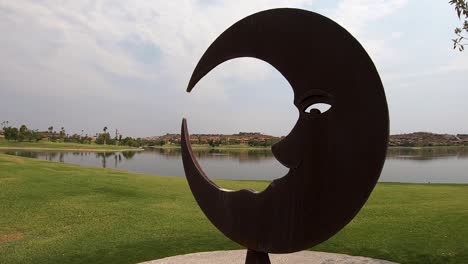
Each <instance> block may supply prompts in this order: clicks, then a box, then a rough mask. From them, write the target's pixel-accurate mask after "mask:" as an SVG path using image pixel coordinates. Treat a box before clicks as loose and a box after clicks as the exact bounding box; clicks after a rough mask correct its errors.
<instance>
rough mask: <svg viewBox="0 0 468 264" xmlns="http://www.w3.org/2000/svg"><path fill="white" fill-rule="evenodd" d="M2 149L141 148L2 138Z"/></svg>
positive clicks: (87, 149) (89, 149) (97, 149)
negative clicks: (21, 140) (18, 140)
mask: <svg viewBox="0 0 468 264" xmlns="http://www.w3.org/2000/svg"><path fill="white" fill-rule="evenodd" d="M0 148H2V149H8V148H10V149H47V150H49V149H50V150H83V151H85V150H86V151H114V150H139V149H138V148H132V147H128V146H115V145H98V144H78V143H65V142H48V141H39V142H17V141H7V140H5V139H0Z"/></svg>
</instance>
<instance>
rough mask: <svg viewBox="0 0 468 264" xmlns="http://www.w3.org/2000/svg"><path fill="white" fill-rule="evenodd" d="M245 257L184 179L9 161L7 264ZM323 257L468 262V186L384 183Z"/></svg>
mask: <svg viewBox="0 0 468 264" xmlns="http://www.w3.org/2000/svg"><path fill="white" fill-rule="evenodd" d="M219 183H220V184H221V185H222V186H223V187H227V188H233V189H239V188H246V187H248V188H254V189H263V188H264V187H265V186H266V184H268V183H267V182H246V181H244V182H240V181H220V182H219ZM237 248H240V247H239V246H238V245H236V244H235V243H233V242H231V241H230V240H228V239H227V238H225V237H224V236H223V235H222V234H221V233H220V232H218V231H217V230H216V229H215V228H214V227H213V226H212V225H211V224H210V223H209V222H208V220H207V219H206V218H205V216H204V215H203V214H202V213H201V211H200V210H199V208H198V206H197V205H196V203H195V201H194V199H193V198H192V195H191V193H190V191H189V189H188V186H187V183H186V181H185V179H184V178H177V177H157V176H150V175H143V174H134V173H127V172H122V171H117V170H111V169H99V168H89V167H80V166H74V165H68V164H59V163H52V162H47V161H42V160H35V159H29V158H22V157H16V156H8V155H3V154H0V263H2V264H3V263H136V262H140V261H145V260H150V259H156V258H162V257H166V256H171V255H177V254H184V253H190V252H197V251H211V250H226V249H237ZM314 250H320V251H328V252H339V253H346V254H351V255H362V256H368V257H375V258H383V259H387V260H392V261H396V262H401V263H468V185H417V184H379V185H378V186H377V188H376V190H375V191H374V193H373V194H372V197H371V199H370V200H369V202H368V203H367V205H366V206H365V207H364V208H363V210H362V211H361V212H360V213H359V215H358V216H357V217H356V218H355V220H353V222H352V223H351V224H350V225H348V226H347V227H346V228H345V229H344V230H342V231H341V232H340V233H339V234H337V235H336V236H335V237H333V238H332V239H330V240H329V241H327V242H325V243H323V244H321V245H319V246H317V247H316V248H314Z"/></svg>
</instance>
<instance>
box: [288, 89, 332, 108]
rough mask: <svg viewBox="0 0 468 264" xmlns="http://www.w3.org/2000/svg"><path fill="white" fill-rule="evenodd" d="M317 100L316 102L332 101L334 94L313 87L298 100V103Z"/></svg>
mask: <svg viewBox="0 0 468 264" xmlns="http://www.w3.org/2000/svg"><path fill="white" fill-rule="evenodd" d="M309 101H310V102H315V103H329V104H331V103H332V96H331V95H330V94H328V93H326V92H324V91H322V90H319V89H312V90H309V91H308V92H306V93H305V94H303V95H302V96H301V97H300V98H299V99H298V100H297V102H295V104H296V105H301V104H303V103H304V102H309Z"/></svg>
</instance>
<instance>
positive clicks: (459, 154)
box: [1, 147, 468, 183]
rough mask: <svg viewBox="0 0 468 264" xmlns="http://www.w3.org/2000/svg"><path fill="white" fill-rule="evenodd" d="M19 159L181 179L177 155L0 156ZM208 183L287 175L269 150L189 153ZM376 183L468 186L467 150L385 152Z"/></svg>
mask: <svg viewBox="0 0 468 264" xmlns="http://www.w3.org/2000/svg"><path fill="white" fill-rule="evenodd" d="M1 152H3V153H6V154H10V155H19V156H25V157H32V158H38V159H44V160H49V161H54V162H64V163H71V164H77V165H85V166H95V167H104V168H115V169H119V170H125V171H131V172H140V173H146V174H154V175H167V176H179V177H183V176H184V175H185V174H184V170H183V167H182V160H181V151H180V149H155V150H146V151H142V152H68V151H23V150H3V151H1ZM194 153H195V155H196V157H197V159H198V162H199V163H200V165H201V166H202V168H203V170H204V171H205V172H206V174H207V175H208V176H209V177H210V178H213V179H235V180H273V179H275V178H279V177H282V176H284V175H285V174H286V173H287V169H286V168H285V167H283V166H282V165H281V164H280V163H279V162H278V161H277V160H276V159H275V158H274V156H273V155H272V153H271V151H270V150H206V149H204V150H196V149H195V150H194ZM380 181H381V182H409V183H468V148H444V147H440V148H422V149H411V148H392V149H389V151H388V155H387V160H386V162H385V166H384V169H383V171H382V175H381V176H380Z"/></svg>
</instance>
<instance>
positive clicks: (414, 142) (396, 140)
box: [388, 132, 468, 147]
mask: <svg viewBox="0 0 468 264" xmlns="http://www.w3.org/2000/svg"><path fill="white" fill-rule="evenodd" d="M388 145H389V146H396V147H429V146H468V134H457V135H451V134H434V133H429V132H415V133H409V134H399V135H391V136H390V140H389V144H388Z"/></svg>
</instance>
